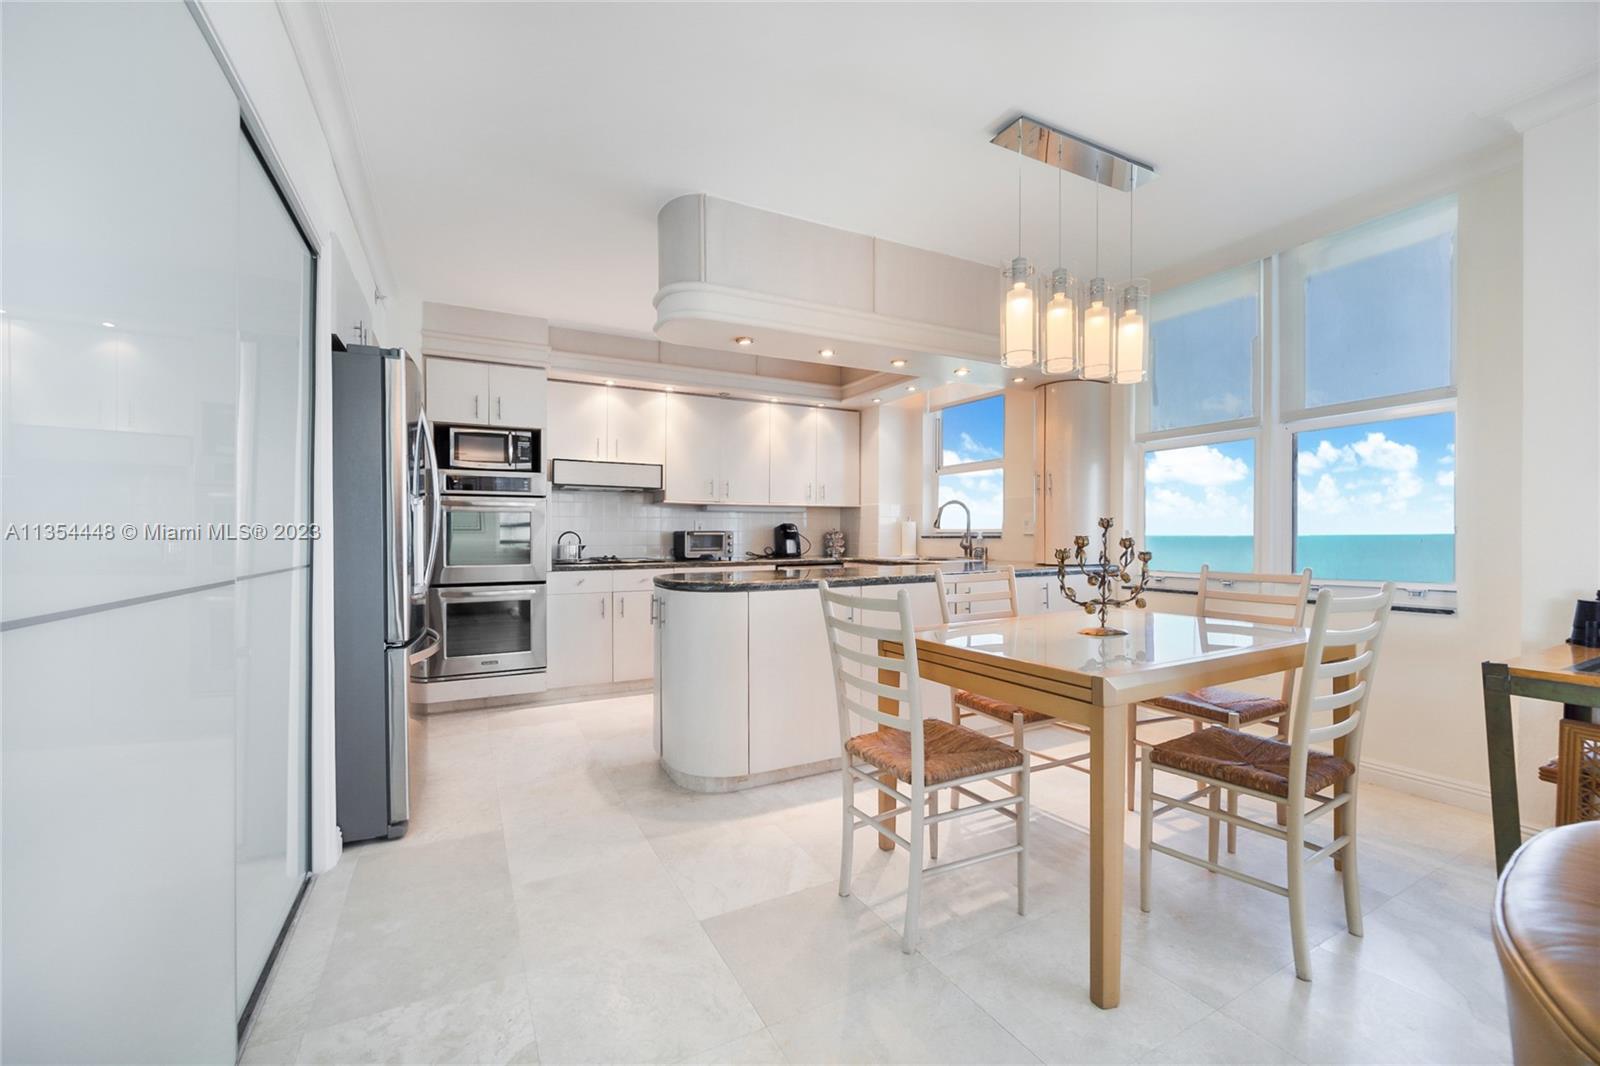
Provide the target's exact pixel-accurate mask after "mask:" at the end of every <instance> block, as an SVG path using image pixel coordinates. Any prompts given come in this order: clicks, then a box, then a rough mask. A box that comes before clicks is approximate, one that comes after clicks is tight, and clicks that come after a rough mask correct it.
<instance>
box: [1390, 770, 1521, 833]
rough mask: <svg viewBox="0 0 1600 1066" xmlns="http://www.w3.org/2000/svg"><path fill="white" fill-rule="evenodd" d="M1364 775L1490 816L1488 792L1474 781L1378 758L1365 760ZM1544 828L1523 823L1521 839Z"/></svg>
mask: <svg viewBox="0 0 1600 1066" xmlns="http://www.w3.org/2000/svg"><path fill="white" fill-rule="evenodd" d="M1361 776H1362V777H1363V778H1365V779H1366V780H1368V781H1371V782H1372V783H1373V784H1375V785H1382V786H1383V787H1384V788H1392V789H1394V790H1395V791H1396V792H1405V793H1409V794H1410V795H1413V796H1421V797H1422V798H1423V799H1430V800H1435V801H1437V802H1439V803H1448V804H1450V806H1452V807H1463V808H1465V809H1467V810H1469V811H1477V812H1478V813H1479V814H1488V813H1489V811H1490V803H1489V789H1488V788H1487V787H1485V786H1483V785H1475V784H1473V783H1472V782H1471V781H1462V780H1460V779H1459V778H1455V777H1443V776H1440V775H1439V774H1430V773H1426V772H1424V771H1422V770H1413V769H1412V768H1411V767H1409V766H1396V765H1395V764H1394V763H1386V762H1383V761H1381V760H1378V759H1362V760H1361ZM1543 828H1544V827H1543V826H1538V825H1530V824H1528V823H1527V822H1524V823H1522V839H1524V840H1527V839H1528V838H1529V837H1531V836H1533V834H1535V833H1537V832H1539V831H1540V830H1541V829H1543Z"/></svg>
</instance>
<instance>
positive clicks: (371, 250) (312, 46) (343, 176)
mask: <svg viewBox="0 0 1600 1066" xmlns="http://www.w3.org/2000/svg"><path fill="white" fill-rule="evenodd" d="M276 6H277V9H278V16H279V18H280V19H281V20H282V21H283V28H284V30H285V32H287V33H288V35H289V46H290V48H291V49H292V50H293V51H294V57H295V62H296V63H298V64H299V66H300V75H301V77H302V78H303V79H304V80H305V84H306V91H307V93H308V94H309V95H310V97H311V107H312V110H314V111H315V112H316V115H317V122H318V124H319V125H321V127H322V135H323V138H324V139H325V140H326V141H327V142H328V151H329V154H330V155H332V157H333V169H334V173H335V175H336V176H337V177H338V179H339V188H340V191H341V192H342V193H343V194H344V200H345V206H346V207H347V208H348V209H349V211H350V217H351V219H352V220H353V221H354V223H355V227H356V239H357V240H359V241H360V242H361V250H362V252H363V253H364V254H365V255H366V258H367V263H368V265H369V266H370V267H371V270H372V276H373V278H374V280H375V281H376V282H377V285H378V288H379V290H380V293H379V294H377V295H382V296H387V295H389V294H392V293H393V292H395V291H396V289H397V283H396V280H395V276H394V272H393V270H392V269H391V268H390V265H389V256H388V251H387V249H386V248H385V247H384V243H383V227H382V224H381V221H380V218H379V213H378V208H377V202H376V200H375V199H374V198H373V195H372V181H371V170H370V168H369V167H368V166H367V152H366V146H365V144H364V143H363V141H362V139H361V128H360V126H359V124H358V123H357V121H356V111H355V106H354V105H353V104H352V103H351V101H350V87H349V82H348V79H347V78H346V75H345V68H344V60H343V58H342V57H341V56H340V53H339V43H338V38H337V37H336V36H335V34H334V30H333V24H332V22H331V21H330V20H329V17H328V10H327V7H326V6H325V5H324V4H323V3H321V0H294V2H290V0H277V5H276Z"/></svg>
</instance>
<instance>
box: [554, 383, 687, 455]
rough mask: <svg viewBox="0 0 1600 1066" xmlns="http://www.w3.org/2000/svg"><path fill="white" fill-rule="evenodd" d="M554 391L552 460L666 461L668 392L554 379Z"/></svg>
mask: <svg viewBox="0 0 1600 1066" xmlns="http://www.w3.org/2000/svg"><path fill="white" fill-rule="evenodd" d="M549 393H550V401H549V407H550V418H549V426H550V429H549V434H548V438H547V444H546V448H545V454H546V455H547V456H548V457H549V458H551V459H602V460H610V461H615V462H622V463H661V462H664V461H665V455H666V450H667V446H666V435H667V396H666V393H664V392H651V391H649V390H646V389H619V388H614V387H611V386H607V385H586V384H583V383H581V382H576V381H552V382H550V389H549Z"/></svg>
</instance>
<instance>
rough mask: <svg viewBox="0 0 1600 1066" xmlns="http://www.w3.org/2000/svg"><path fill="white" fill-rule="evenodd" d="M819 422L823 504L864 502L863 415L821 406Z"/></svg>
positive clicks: (819, 488)
mask: <svg viewBox="0 0 1600 1066" xmlns="http://www.w3.org/2000/svg"><path fill="white" fill-rule="evenodd" d="M815 413H816V423H817V495H816V500H815V501H814V502H815V505H816V506H821V507H859V506H860V505H861V415H860V414H859V413H858V412H855V411H835V410H831V409H823V410H819V411H817V412H815Z"/></svg>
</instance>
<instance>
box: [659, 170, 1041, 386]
mask: <svg viewBox="0 0 1600 1066" xmlns="http://www.w3.org/2000/svg"><path fill="white" fill-rule="evenodd" d="M656 227H657V231H658V238H659V244H658V248H659V255H660V264H659V265H660V270H659V277H660V288H659V289H658V290H657V292H656V295H655V308H656V324H655V333H656V336H657V337H659V338H661V339H662V340H664V341H670V342H672V343H674V344H685V345H693V346H696V347H700V348H710V349H714V350H723V351H750V352H754V353H757V354H760V355H763V356H771V357H777V358H782V359H795V360H802V361H806V362H813V363H829V364H833V365H839V366H850V367H857V368H860V369H864V370H872V371H878V372H882V373H885V374H895V375H904V376H906V377H909V378H916V379H921V380H923V381H925V382H930V383H932V382H938V383H943V382H945V381H947V380H954V379H956V378H959V379H961V380H962V381H964V382H965V383H968V384H972V385H1000V384H1004V383H1005V382H1007V381H1009V380H1010V377H1009V375H1008V372H1007V371H1006V370H1005V368H1003V367H1002V366H1001V365H1000V359H999V345H1000V334H999V321H998V319H997V317H996V314H995V308H996V307H998V306H999V303H1000V296H1001V290H1002V284H1003V278H1002V276H1001V273H1000V271H999V270H998V269H997V268H996V267H995V266H993V265H990V264H987V263H975V262H972V261H971V260H967V259H957V258H955V257H953V256H948V255H941V254H939V253H936V252H929V251H925V250H923V249H920V248H910V247H907V246H905V245H902V244H895V243H893V242H891V241H884V240H879V239H877V238H875V237H868V236H865V235H863V234H859V233H850V232H848V231H846V230H840V229H833V228H831V227H829V226H822V225H818V224H817V223H814V222H806V221H804V220H802V219H798V218H791V217H790V216H788V215H781V214H777V213H776V212H772V211H763V210H761V209H759V208H754V207H747V206H745V205H743V204H736V203H732V202H730V201H727V200H719V199H716V198H715V197H712V196H706V195H704V194H694V195H689V196H680V197H678V198H677V199H675V200H672V201H670V202H668V203H667V204H666V205H665V206H664V207H662V209H661V211H660V213H659V214H658V215H657V218H656ZM741 341H742V343H741ZM897 360H903V361H904V365H896V361H897Z"/></svg>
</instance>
